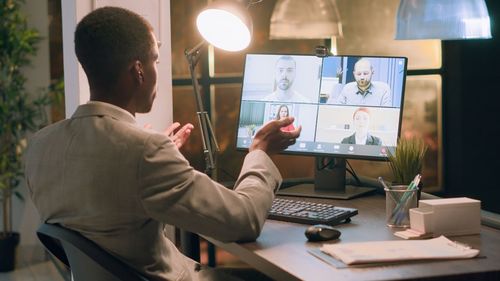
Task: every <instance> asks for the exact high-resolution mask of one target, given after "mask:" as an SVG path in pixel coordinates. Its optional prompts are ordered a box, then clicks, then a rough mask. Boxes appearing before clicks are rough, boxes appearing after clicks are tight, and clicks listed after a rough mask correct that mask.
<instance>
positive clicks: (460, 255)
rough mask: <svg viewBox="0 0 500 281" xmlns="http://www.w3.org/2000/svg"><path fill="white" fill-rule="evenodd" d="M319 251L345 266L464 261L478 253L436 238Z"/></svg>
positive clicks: (344, 246) (459, 244) (465, 246)
mask: <svg viewBox="0 0 500 281" xmlns="http://www.w3.org/2000/svg"><path fill="white" fill-rule="evenodd" d="M320 250H321V251H322V252H323V253H326V254H328V255H330V256H332V257H334V258H337V259H339V260H341V261H342V262H344V263H345V264H347V265H355V264H365V263H380V262H395V261H409V260H432V259H467V258H473V257H476V256H477V255H479V250H476V249H472V248H471V247H469V246H467V245H464V244H461V243H458V242H454V241H451V240H449V239H448V238H446V237H444V236H440V237H437V238H433V239H428V240H398V241H375V242H359V243H345V244H333V245H332V244H328V245H323V246H322V247H321V248H320Z"/></svg>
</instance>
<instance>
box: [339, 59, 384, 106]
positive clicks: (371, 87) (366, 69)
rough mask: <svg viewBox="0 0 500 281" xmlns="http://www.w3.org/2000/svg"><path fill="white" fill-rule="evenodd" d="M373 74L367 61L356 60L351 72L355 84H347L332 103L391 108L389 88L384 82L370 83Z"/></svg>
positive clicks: (371, 67)
mask: <svg viewBox="0 0 500 281" xmlns="http://www.w3.org/2000/svg"><path fill="white" fill-rule="evenodd" d="M373 73H374V70H373V66H372V64H371V62H370V61H369V60H368V59H365V58H362V59H360V60H358V61H357V62H356V64H354V71H353V75H354V79H356V82H350V83H347V84H346V85H345V86H344V88H343V89H342V91H341V92H340V95H339V97H338V98H337V100H336V102H334V103H337V104H346V105H373V106H392V92H391V88H390V87H389V85H387V83H385V82H380V81H372V76H373Z"/></svg>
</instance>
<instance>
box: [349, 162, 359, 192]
mask: <svg viewBox="0 0 500 281" xmlns="http://www.w3.org/2000/svg"><path fill="white" fill-rule="evenodd" d="M345 162H346V163H347V166H349V169H346V170H347V171H348V172H349V174H351V175H352V177H353V178H354V179H355V180H356V182H357V183H358V186H360V185H361V181H360V180H359V178H358V176H357V175H356V172H355V171H354V169H353V167H352V166H351V163H349V161H347V160H345Z"/></svg>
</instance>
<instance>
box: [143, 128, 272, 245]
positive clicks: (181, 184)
mask: <svg viewBox="0 0 500 281" xmlns="http://www.w3.org/2000/svg"><path fill="white" fill-rule="evenodd" d="M138 170H139V172H138V177H139V179H138V180H139V188H140V189H139V192H140V198H141V202H142V205H143V207H144V209H145V211H146V213H147V214H148V215H149V216H151V218H153V219H155V220H158V221H162V222H164V223H168V224H171V225H175V226H177V227H179V228H181V229H184V230H187V231H190V232H194V233H199V234H203V235H207V236H211V237H214V238H216V239H218V240H220V241H243V240H248V241H249V240H255V239H256V238H257V237H258V236H259V234H260V232H261V230H262V226H263V225H264V222H265V220H266V218H267V214H268V211H269V209H270V207H271V204H272V200H273V199H274V191H275V190H277V189H278V187H279V186H280V184H281V180H282V179H281V176H280V174H279V171H278V169H277V168H276V166H275V165H274V163H273V162H272V160H271V159H270V158H269V156H268V155H267V154H266V153H265V152H263V151H260V150H256V151H253V152H250V153H248V155H247V156H246V157H245V160H244V163H243V167H242V169H241V173H240V175H239V177H238V180H237V181H236V184H235V188H234V190H231V189H228V188H226V187H224V186H223V185H221V184H219V183H217V182H215V181H213V180H212V179H211V178H210V177H208V176H207V175H205V174H203V173H201V172H198V171H196V170H194V169H193V168H192V167H191V166H190V165H189V163H188V162H187V160H186V159H185V158H184V157H183V156H182V154H181V153H180V152H179V150H178V149H177V147H176V146H175V144H173V142H172V141H171V140H170V139H168V138H166V137H160V136H158V135H153V136H152V137H150V138H149V139H148V140H147V141H146V143H145V149H144V154H143V157H142V159H141V161H140V164H139V167H138Z"/></svg>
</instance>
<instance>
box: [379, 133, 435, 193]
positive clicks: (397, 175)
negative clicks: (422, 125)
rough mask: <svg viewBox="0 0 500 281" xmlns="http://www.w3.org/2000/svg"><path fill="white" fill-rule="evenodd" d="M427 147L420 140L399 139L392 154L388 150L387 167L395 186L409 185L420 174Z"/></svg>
mask: <svg viewBox="0 0 500 281" xmlns="http://www.w3.org/2000/svg"><path fill="white" fill-rule="evenodd" d="M426 151H427V145H426V144H425V143H424V141H423V140H422V139H421V138H416V137H413V138H400V139H399V140H398V145H397V147H396V150H395V151H394V154H392V153H391V152H390V150H388V160H389V166H390V167H391V170H392V174H393V176H394V183H395V184H409V183H410V182H411V181H412V180H413V179H414V178H415V176H416V175H417V174H420V173H422V166H423V163H424V156H425V152H426Z"/></svg>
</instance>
